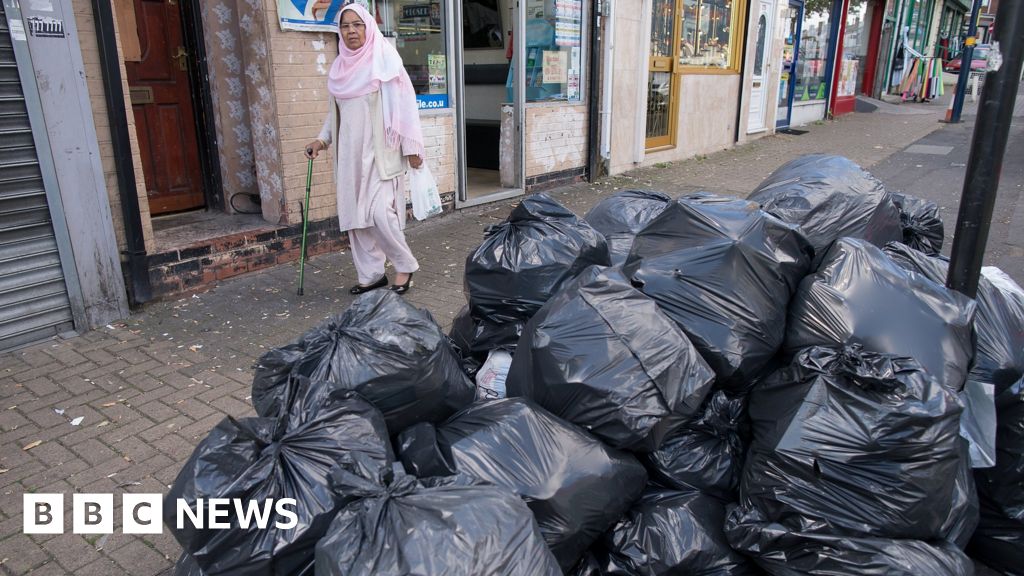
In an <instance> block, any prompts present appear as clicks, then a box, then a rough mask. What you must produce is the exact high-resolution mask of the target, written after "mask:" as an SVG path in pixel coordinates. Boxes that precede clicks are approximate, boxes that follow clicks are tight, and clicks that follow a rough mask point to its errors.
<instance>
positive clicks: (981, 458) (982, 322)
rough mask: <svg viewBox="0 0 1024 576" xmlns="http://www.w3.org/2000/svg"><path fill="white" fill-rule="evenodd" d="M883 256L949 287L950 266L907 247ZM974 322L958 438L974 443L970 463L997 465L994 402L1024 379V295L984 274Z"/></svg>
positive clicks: (994, 271) (894, 247)
mask: <svg viewBox="0 0 1024 576" xmlns="http://www.w3.org/2000/svg"><path fill="white" fill-rule="evenodd" d="M885 254H886V255H887V256H889V258H891V259H892V260H893V261H894V262H896V263H897V264H899V265H900V266H902V267H904V268H906V269H907V270H910V271H911V272H914V273H917V274H920V275H922V276H924V277H926V278H928V279H929V280H931V281H933V282H936V283H945V281H946V276H947V274H948V272H949V262H948V261H947V260H946V259H945V258H943V257H930V256H927V255H925V254H924V253H922V252H919V251H917V250H914V249H912V248H910V247H909V246H906V245H904V244H899V243H896V242H892V243H889V244H887V245H886V247H885ZM977 306H978V311H977V314H976V315H975V318H974V336H975V338H974V362H973V364H972V365H971V370H970V372H969V373H968V374H967V382H966V384H965V385H964V390H963V391H962V392H961V393H960V396H961V400H963V401H964V415H963V417H961V419H960V433H961V434H962V435H963V436H964V437H965V438H967V439H968V440H969V441H970V443H971V446H970V453H971V463H972V465H973V466H974V467H976V468H989V467H991V466H993V465H995V463H996V445H995V444H996V420H997V414H996V409H995V397H996V396H997V395H998V394H999V393H1000V392H1002V391H1004V390H1006V388H1007V387H1008V386H1010V385H1012V384H1013V383H1014V382H1016V381H1017V380H1019V379H1020V378H1021V377H1022V376H1024V292H1022V291H1021V289H1020V287H1019V286H1017V285H1016V283H1015V282H1014V281H1013V280H1012V279H1010V278H1009V277H1008V276H1006V274H1004V273H1003V272H1002V271H1001V270H999V269H998V268H993V267H988V266H986V267H985V268H983V269H982V273H981V277H980V278H979V281H978V292H977Z"/></svg>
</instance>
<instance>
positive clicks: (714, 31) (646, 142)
mask: <svg viewBox="0 0 1024 576" xmlns="http://www.w3.org/2000/svg"><path fill="white" fill-rule="evenodd" d="M746 16H747V6H746V2H742V1H739V0H644V1H641V0H619V1H617V2H616V6H615V28H614V36H613V39H612V42H613V43H614V46H615V50H614V53H613V63H612V66H611V68H612V79H611V84H612V86H611V93H612V106H611V109H610V113H609V114H608V122H609V130H607V131H606V133H607V134H608V138H609V141H608V143H607V144H608V149H609V163H608V165H609V171H610V173H612V174H615V173H619V172H623V171H625V170H630V169H632V168H635V167H637V166H646V165H651V164H656V163H660V162H671V161H675V160H680V159H684V158H688V157H692V156H695V155H698V154H707V153H710V152H713V151H716V150H721V149H725V148H728V147H730V146H732V145H733V144H734V143H735V141H736V131H737V121H738V119H737V109H738V107H739V102H740V92H741V86H740V68H741V63H742V58H743V54H744V52H743V47H744V44H745V43H744V30H745V28H744V24H745V19H746ZM637 38H641V39H642V40H643V41H642V42H637V41H636V39H637Z"/></svg>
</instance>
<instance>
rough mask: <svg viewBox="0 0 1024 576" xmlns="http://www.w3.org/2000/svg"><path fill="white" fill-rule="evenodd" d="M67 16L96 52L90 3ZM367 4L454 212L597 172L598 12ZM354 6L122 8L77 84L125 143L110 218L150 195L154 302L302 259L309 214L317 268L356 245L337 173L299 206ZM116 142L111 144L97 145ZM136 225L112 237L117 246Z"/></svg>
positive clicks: (117, 2)
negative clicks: (593, 95)
mask: <svg viewBox="0 0 1024 576" xmlns="http://www.w3.org/2000/svg"><path fill="white" fill-rule="evenodd" d="M360 1H362V0H360ZM67 2H68V3H69V4H71V5H73V6H74V13H75V17H76V18H77V20H78V23H79V25H80V26H81V27H82V28H83V29H84V30H85V31H86V33H85V34H83V35H82V36H81V38H80V39H79V40H77V42H78V48H79V49H80V50H81V52H82V53H83V54H91V55H95V54H96V53H97V48H96V42H95V34H94V33H93V32H94V30H95V29H96V25H95V24H94V22H97V17H96V13H95V12H94V10H95V8H94V5H95V3H94V2H90V1H88V0H67ZM365 4H366V5H367V6H368V7H369V9H370V10H371V13H372V14H374V15H375V17H376V19H377V22H378V25H379V26H380V28H381V30H382V31H383V32H384V34H385V35H386V36H387V37H388V39H389V41H391V42H393V43H394V45H395V47H396V48H397V50H398V52H399V54H400V55H401V56H402V58H403V61H404V62H405V64H406V69H407V71H408V73H409V76H410V78H411V79H412V81H413V84H414V87H415V89H416V93H417V102H418V104H419V107H420V117H421V120H422V124H423V130H424V136H425V140H426V142H425V144H426V149H427V154H426V155H427V158H426V160H427V164H428V166H429V167H430V169H431V171H432V172H433V174H434V176H435V179H436V180H437V183H438V188H439V190H440V191H441V193H442V198H443V200H444V202H445V205H446V206H447V207H449V208H461V207H465V206H471V205H474V204H479V203H483V202H489V201H494V200H497V199H501V198H507V197H511V196H515V195H519V194H524V193H527V192H529V191H531V190H534V189H539V188H541V187H544V186H551V185H555V184H559V183H567V182H571V181H574V180H577V179H580V178H582V177H583V176H584V175H585V172H586V161H587V153H586V151H587V144H588V142H587V134H588V113H587V110H588V107H587V94H588V90H589V86H588V77H587V74H586V72H585V71H586V70H587V69H588V68H587V66H588V59H589V57H590V56H589V40H590V38H589V34H590V32H589V27H590V24H589V18H590V11H591V7H592V2H591V1H590V0H530V1H528V2H515V1H513V0H466V1H455V0H376V1H374V0H368V1H367V2H365ZM341 6H342V0H332V1H323V0H317V1H314V0H308V1H307V0H256V1H250V0H245V1H243V0H225V1H220V2H201V1H199V0H180V1H177V2H166V1H157V0H110V4H109V8H110V9H111V11H112V13H113V17H114V18H115V19H116V26H115V30H114V31H115V32H116V38H117V43H116V49H114V50H113V53H112V54H110V55H107V57H104V58H100V57H96V56H92V57H86V58H84V64H83V65H82V66H81V68H82V75H83V76H84V78H85V79H86V82H87V83H88V86H89V88H90V92H89V95H88V101H87V102H88V105H89V106H90V107H91V110H92V113H93V116H94V118H95V120H96V124H97V125H99V126H108V125H110V124H111V123H114V124H115V125H124V127H125V129H126V131H127V133H128V134H129V135H130V138H126V139H125V146H126V147H127V146H130V148H128V153H127V154H121V155H120V156H118V155H112V154H104V155H102V158H101V162H102V170H103V171H104V173H105V174H106V184H107V186H108V190H107V192H108V196H109V197H110V203H111V205H116V203H117V202H118V200H117V199H118V198H119V197H121V196H123V195H124V194H134V195H136V196H137V197H138V199H139V205H140V206H139V209H138V211H137V214H135V217H136V218H137V219H138V221H139V228H140V230H141V231H140V233H139V238H138V244H139V246H138V252H140V253H141V257H142V261H143V262H146V261H148V276H149V280H150V281H151V283H152V287H153V293H154V295H156V296H158V297H159V296H166V295H170V294H175V293H180V292H182V291H188V290H193V289H197V288H200V287H202V286H204V285H207V284H210V283H212V282H215V281H217V280H221V279H224V278H228V277H231V276H234V275H237V274H243V273H247V272H249V271H254V270H258V269H261V268H265V267H268V266H273V265H276V264H278V263H281V262H287V261H290V260H293V259H297V258H298V252H299V246H300V242H299V241H298V240H299V236H300V235H301V229H302V226H301V222H302V219H303V213H304V210H305V209H306V208H308V217H309V218H308V219H309V222H310V227H309V230H310V231H311V232H310V244H309V249H308V253H309V254H311V255H315V254H319V253H323V252H327V251H332V250H337V249H339V248H340V247H341V246H342V245H343V243H344V242H345V237H344V235H343V234H342V233H340V232H339V231H338V229H337V206H336V201H335V198H336V194H335V190H334V181H333V180H334V178H333V174H331V170H330V168H329V163H328V162H327V161H317V162H314V165H313V170H312V181H311V189H312V192H311V198H310V202H309V205H308V207H307V206H305V205H304V204H305V202H304V198H305V187H306V174H307V170H306V169H307V165H306V159H305V158H304V155H303V150H304V147H305V145H306V143H308V142H309V141H310V140H311V139H312V138H314V137H315V136H316V135H317V133H318V132H319V129H320V127H321V125H322V123H323V119H324V117H325V115H326V112H327V109H328V102H327V93H326V75H327V72H328V69H329V67H330V66H331V63H332V62H333V60H334V58H335V57H336V55H337V35H336V28H335V25H334V21H335V20H336V18H337V14H338V12H339V11H340V9H341ZM91 34H92V35H91ZM106 78H111V80H110V82H111V84H109V85H118V84H119V85H121V86H123V88H124V94H125V97H124V99H123V100H124V101H125V104H123V109H122V112H123V113H124V115H125V117H124V118H120V119H119V118H118V113H117V111H115V112H114V113H113V114H112V115H111V112H110V111H109V110H108V109H107V107H106V106H105V102H106V96H107V93H106V90H105V86H106V85H105V84H104V82H103V80H104V79H106ZM109 141H110V137H109V135H108V134H106V133H105V132H103V131H100V133H99V145H100V147H101V148H103V147H104V146H108V145H109ZM332 153H333V151H332ZM129 171H131V173H132V176H130V177H126V178H122V177H120V176H122V175H125V174H127V173H128V172H129ZM129 180H130V182H129ZM131 184H134V186H132V185H131ZM129 188H131V190H128V189H129ZM124 220H125V219H115V222H114V224H113V226H114V228H115V233H116V236H117V238H118V241H119V243H120V245H121V246H122V247H124V246H125V244H126V238H128V237H129V236H130V235H129V234H126V232H125V230H126V224H125V221H124Z"/></svg>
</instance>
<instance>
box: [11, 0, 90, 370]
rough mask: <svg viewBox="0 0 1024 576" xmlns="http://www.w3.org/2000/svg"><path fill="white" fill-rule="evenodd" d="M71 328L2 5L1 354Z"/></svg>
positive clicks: (54, 239) (54, 240) (47, 210)
mask: <svg viewBox="0 0 1024 576" xmlns="http://www.w3.org/2000/svg"><path fill="white" fill-rule="evenodd" d="M72 328H73V317H72V311H71V303H70V301H69V300H68V293H67V286H66V284H65V282H64V272H63V269H62V268H61V262H60V255H59V253H58V249H57V240H56V238H55V237H54V233H53V223H52V222H51V219H50V208H49V206H48V204H47V201H46V191H45V189H44V187H43V179H42V173H41V172H40V167H39V161H38V158H37V156H36V147H35V142H34V141H33V138H32V129H31V126H30V124H29V117H28V110H27V109H26V107H25V98H24V95H23V93H22V87H21V81H20V79H19V76H18V66H17V62H15V59H14V50H13V47H12V45H11V35H10V31H9V29H8V25H7V17H6V14H4V8H3V4H0V350H6V349H9V348H13V347H15V346H20V345H22V344H26V343H29V342H33V341H36V340H40V339H42V338H46V337H48V336H52V335H54V334H57V333H59V332H63V331H66V330H71V329H72Z"/></svg>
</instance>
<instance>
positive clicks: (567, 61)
mask: <svg viewBox="0 0 1024 576" xmlns="http://www.w3.org/2000/svg"><path fill="white" fill-rule="evenodd" d="M584 17H585V13H584V9H583V0H528V1H527V3H526V101H527V102H544V101H551V100H563V101H570V102H579V101H580V99H581V98H582V90H581V87H582V78H583V30H584V28H585V26H584V25H583V23H584ZM512 74H513V72H512V71H511V70H510V72H509V78H508V87H509V89H510V90H511V82H512Z"/></svg>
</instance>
